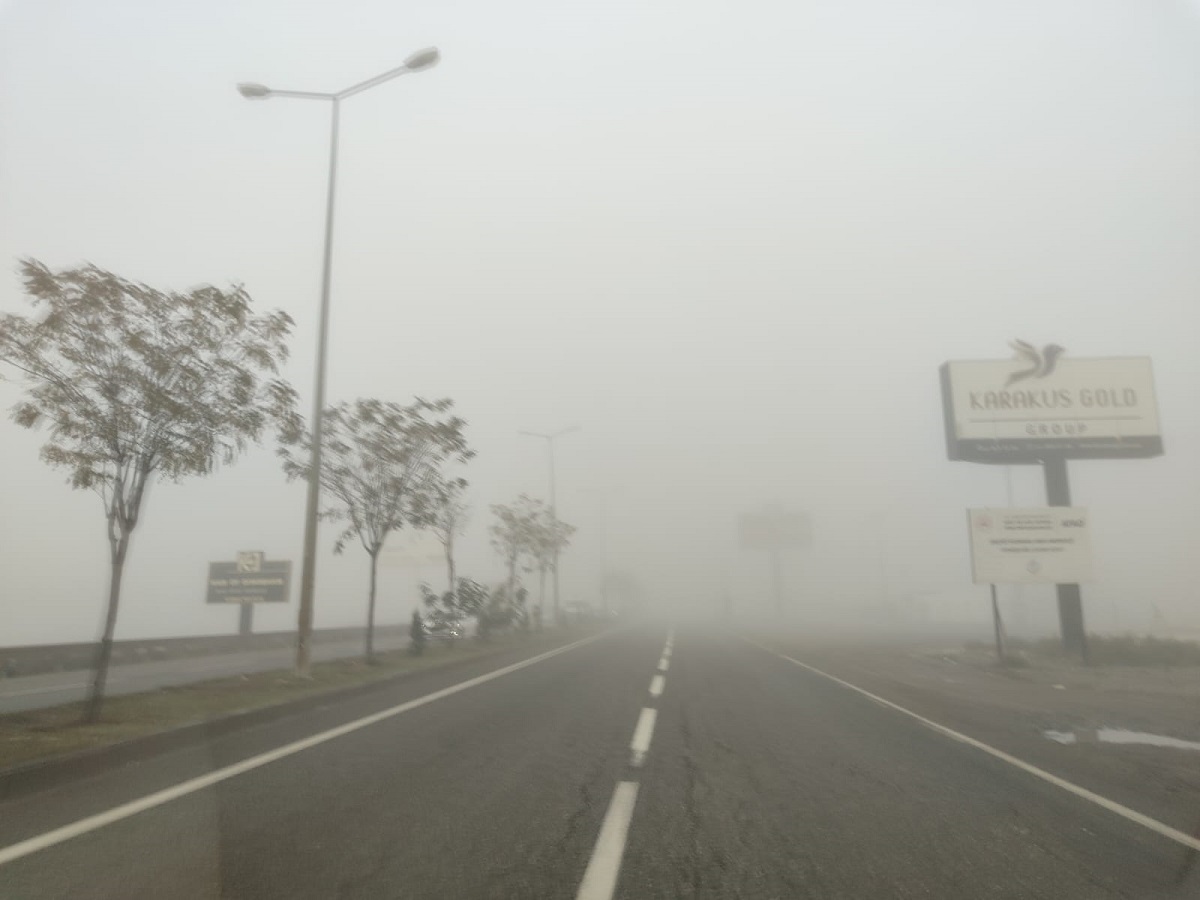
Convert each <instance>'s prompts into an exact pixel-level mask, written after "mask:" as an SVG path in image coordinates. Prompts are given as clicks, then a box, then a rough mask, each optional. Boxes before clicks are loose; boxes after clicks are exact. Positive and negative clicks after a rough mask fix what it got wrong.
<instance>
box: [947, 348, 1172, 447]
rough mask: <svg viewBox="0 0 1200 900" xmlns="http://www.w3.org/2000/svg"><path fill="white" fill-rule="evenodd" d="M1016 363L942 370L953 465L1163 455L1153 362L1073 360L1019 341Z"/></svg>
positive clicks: (962, 364) (993, 361)
mask: <svg viewBox="0 0 1200 900" xmlns="http://www.w3.org/2000/svg"><path fill="white" fill-rule="evenodd" d="M1013 347H1014V348H1015V349H1016V350H1017V355H1016V357H1014V358H1012V359H991V360H973V361H965V362H948V363H945V364H944V365H943V366H942V368H941V378H942V405H943V410H944V413H945V420H946V444H947V452H948V455H949V457H950V459H957V460H966V461H968V462H983V463H1000V464H1007V463H1036V462H1041V461H1043V460H1044V459H1045V458H1046V457H1047V456H1058V457H1062V458H1065V459H1128V458H1138V457H1149V456H1160V455H1162V452H1163V442H1162V434H1161V432H1160V428H1159V421H1158V405H1157V401H1156V399H1155V393H1154V374H1153V370H1152V369H1151V365H1150V360H1149V358H1147V357H1109V358H1087V359H1073V358H1071V357H1063V356H1062V355H1061V354H1062V348H1061V347H1059V346H1058V345H1057V344H1049V345H1047V346H1045V347H1042V348H1040V349H1039V348H1036V347H1034V346H1033V345H1031V344H1028V343H1025V342H1022V341H1014V342H1013Z"/></svg>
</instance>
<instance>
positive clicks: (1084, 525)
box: [967, 506, 1092, 584]
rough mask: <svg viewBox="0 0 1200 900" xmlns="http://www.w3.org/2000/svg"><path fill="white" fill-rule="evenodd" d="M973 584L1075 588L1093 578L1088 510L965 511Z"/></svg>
mask: <svg viewBox="0 0 1200 900" xmlns="http://www.w3.org/2000/svg"><path fill="white" fill-rule="evenodd" d="M967 522H968V529H969V531H970V535H971V567H972V570H973V572H974V576H975V583H976V584H1078V583H1080V582H1084V581H1091V579H1092V539H1091V527H1090V524H1089V522H1088V514H1087V510H1086V509H1084V508H1082V507H1076V506H1045V507H1033V508H1028V509H971V510H967Z"/></svg>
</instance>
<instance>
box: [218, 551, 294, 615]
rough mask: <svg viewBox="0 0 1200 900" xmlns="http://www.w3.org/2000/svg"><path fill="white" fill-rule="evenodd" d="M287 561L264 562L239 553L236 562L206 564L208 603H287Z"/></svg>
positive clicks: (256, 556)
mask: <svg viewBox="0 0 1200 900" xmlns="http://www.w3.org/2000/svg"><path fill="white" fill-rule="evenodd" d="M291 584H292V564H291V562H290V561H289V560H274V559H265V558H264V557H263V554H262V553H259V552H257V551H255V552H242V553H239V554H238V556H237V561H236V562H214V563H209V564H208V596H207V602H209V603H287V601H288V595H289V594H290V592H291Z"/></svg>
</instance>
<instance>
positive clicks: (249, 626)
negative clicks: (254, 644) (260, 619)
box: [238, 603, 254, 637]
mask: <svg viewBox="0 0 1200 900" xmlns="http://www.w3.org/2000/svg"><path fill="white" fill-rule="evenodd" d="M253 633H254V604H253V603H243V604H242V607H241V609H240V610H239V612H238V634H239V635H241V636H242V637H247V636H249V635H251V634H253Z"/></svg>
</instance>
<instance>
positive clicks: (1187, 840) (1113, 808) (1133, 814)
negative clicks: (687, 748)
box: [744, 638, 1200, 850]
mask: <svg viewBox="0 0 1200 900" xmlns="http://www.w3.org/2000/svg"><path fill="white" fill-rule="evenodd" d="M744 640H745V641H746V642H747V643H748V644H752V645H754V646H755V647H757V648H758V649H760V650H765V651H766V652H767V653H770V654H772V655H773V656H778V657H779V658H780V659H786V660H787V661H788V662H790V663H792V664H793V665H796V666H799V667H800V668H802V669H805V670H807V671H809V672H812V673H813V674H814V675H820V676H821V677H822V678H827V679H829V680H830V681H832V682H835V683H837V684H840V685H841V686H842V687H845V688H849V689H850V690H852V691H856V692H857V693H859V694H862V695H863V696H864V697H867V698H868V699H870V700H873V701H875V702H876V703H878V704H880V705H882V706H886V707H888V708H889V709H894V710H896V712H901V713H904V715H906V716H909V717H911V718H913V719H916V720H917V721H918V722H920V723H921V724H922V725H924V726H926V727H927V728H931V729H933V730H934V731H936V732H938V733H939V734H943V735H945V736H946V737H948V738H951V739H952V740H955V741H959V742H961V743H963V744H968V745H970V746H972V747H974V748H976V749H977V750H982V751H983V752H984V753H987V754H989V755H990V756H994V757H995V758H996V759H999V760H1001V761H1003V762H1006V763H1008V764H1009V765H1011V766H1015V767H1016V768H1018V769H1020V770H1021V771H1023V772H1028V773H1029V774H1030V775H1033V776H1034V777H1035V778H1040V779H1042V781H1045V782H1048V783H1049V784H1052V785H1054V786H1055V787H1059V788H1062V789H1063V790H1064V791H1067V792H1068V793H1071V794H1074V795H1075V796H1076V797H1080V798H1082V799H1084V800H1088V801H1090V802H1092V803H1095V804H1096V805H1097V806H1099V807H1101V808H1103V809H1107V810H1108V811H1109V812H1112V813H1116V814H1117V815H1118V816H1121V817H1123V818H1125V819H1128V820H1129V821H1130V822H1134V823H1136V824H1138V825H1141V826H1142V827H1144V828H1148V829H1150V830H1151V831H1153V832H1155V833H1156V834H1159V835H1161V836H1163V837H1165V838H1168V839H1169V840H1172V841H1175V842H1177V843H1180V844H1183V845H1184V846H1185V847H1190V848H1191V849H1192V850H1200V838H1194V837H1192V836H1191V835H1189V834H1185V833H1184V832H1182V831H1179V830H1178V829H1176V828H1172V827H1171V826H1170V825H1166V824H1164V823H1162V822H1160V821H1158V819H1152V818H1150V817H1149V816H1147V815H1144V814H1143V813H1140V812H1138V811H1137V810H1134V809H1130V808H1129V807H1128V806H1123V805H1122V804H1120V803H1117V802H1116V801H1115V800H1109V799H1108V798H1107V797H1103V796H1101V795H1100V794H1097V793H1095V792H1094V791H1089V790H1088V789H1087V788H1083V787H1080V786H1079V785H1077V784H1075V783H1073V782H1070V781H1067V780H1066V779H1065V778H1059V777H1058V776H1057V775H1052V774H1051V773H1049V772H1047V771H1046V770H1045V769H1039V768H1038V767H1037V766H1035V765H1031V764H1030V763H1027V762H1025V761H1024V760H1023V759H1018V758H1017V757H1015V756H1012V755H1010V754H1008V753H1005V752H1004V751H1003V750H997V749H996V748H995V747H993V746H991V745H990V744H985V743H984V742H983V741H977V740H976V739H975V738H973V737H968V736H967V735H965V734H962V733H961V732H958V731H955V730H954V729H953V728H947V727H946V726H945V725H939V724H938V723H937V722H934V721H933V720H932V719H927V718H925V717H924V716H922V715H919V714H917V713H915V712H913V711H912V710H909V709H905V708H904V707H903V706H900V705H899V704H897V703H893V702H892V701H891V700H885V699H883V697H880V696H878V695H877V694H872V693H871V692H870V691H868V690H864V689H863V688H860V687H859V686H858V685H856V684H851V683H850V682H848V681H843V680H842V679H841V678H838V677H837V676H836V675H830V674H829V673H828V672H822V671H821V670H820V669H817V668H814V667H813V666H810V665H808V663H802V662H800V660H798V659H792V657H790V656H788V655H787V654H784V653H780V652H779V651H778V650H773V649H772V648H770V647H767V646H765V645H763V644H760V643H758V642H757V641H752V640H750V639H749V638H744Z"/></svg>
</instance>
